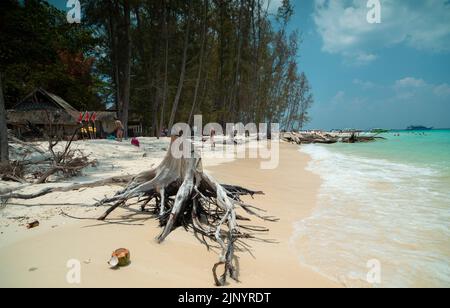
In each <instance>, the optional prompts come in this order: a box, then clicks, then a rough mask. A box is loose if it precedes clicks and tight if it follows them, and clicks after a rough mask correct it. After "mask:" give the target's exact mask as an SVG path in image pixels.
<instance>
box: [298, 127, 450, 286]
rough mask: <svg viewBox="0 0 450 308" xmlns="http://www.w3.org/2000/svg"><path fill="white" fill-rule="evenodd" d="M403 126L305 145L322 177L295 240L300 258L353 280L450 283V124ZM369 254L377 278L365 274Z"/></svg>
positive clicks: (358, 282)
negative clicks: (374, 136) (370, 139)
mask: <svg viewBox="0 0 450 308" xmlns="http://www.w3.org/2000/svg"><path fill="white" fill-rule="evenodd" d="M398 133H400V136H395V135H394V134H392V133H391V134H386V135H384V136H385V137H386V138H387V140H386V141H380V142H376V143H368V144H336V145H331V146H324V145H308V146H302V148H301V151H302V152H305V153H307V154H309V155H310V156H311V157H312V161H311V163H310V165H309V167H308V168H309V169H310V170H311V171H313V172H314V173H317V174H319V175H320V176H321V178H322V180H323V184H322V187H321V189H320V194H319V198H318V204H317V207H316V208H315V210H314V212H313V215H312V216H311V217H309V218H307V219H305V220H302V221H300V222H298V223H297V225H296V233H295V235H294V237H293V239H292V241H293V244H294V246H295V248H296V249H297V251H298V253H299V256H300V259H301V261H302V263H304V264H307V265H309V266H311V267H313V268H314V269H316V270H317V271H320V272H322V273H323V274H325V275H327V276H329V277H331V278H333V279H335V280H337V281H339V282H341V283H343V284H344V285H346V286H349V287H359V286H380V287H412V286H425V287H450V131H448V130H447V131H430V132H404V131H403V132H398ZM396 134H397V132H396ZM370 260H376V261H377V262H379V264H380V265H381V271H380V275H381V283H380V284H377V283H368V282H367V274H368V272H369V268H368V266H367V265H368V261H370Z"/></svg>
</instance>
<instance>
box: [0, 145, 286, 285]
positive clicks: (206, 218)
mask: <svg viewBox="0 0 450 308" xmlns="http://www.w3.org/2000/svg"><path fill="white" fill-rule="evenodd" d="M173 142H174V140H172V144H173ZM188 156H189V157H185V156H183V157H181V158H175V157H174V156H173V155H172V152H171V149H169V150H168V152H167V155H166V157H165V158H164V160H163V161H162V162H161V164H160V165H159V166H158V167H157V168H155V169H153V170H149V171H145V172H143V173H141V174H139V175H137V176H135V177H133V178H132V179H131V180H130V178H129V177H124V178H115V180H111V179H108V180H103V182H95V183H91V184H90V185H86V184H74V185H72V186H70V187H65V188H48V189H44V190H42V191H40V192H38V193H34V194H31V195H25V194H18V193H12V192H11V193H9V194H6V195H4V196H0V198H2V199H3V201H4V202H5V201H7V200H8V199H10V198H13V199H32V198H36V197H39V196H43V195H45V194H48V193H51V192H55V191H68V190H73V189H80V188H82V187H86V186H88V187H94V186H97V185H99V186H103V185H108V184H110V183H115V184H117V183H118V184H123V183H124V181H128V184H127V185H126V186H125V187H124V189H122V190H121V191H119V192H117V193H116V194H115V195H114V196H112V197H107V198H105V199H103V200H101V201H99V202H98V203H97V204H96V205H97V206H109V208H108V209H107V210H106V212H105V213H104V214H103V215H102V216H101V217H100V218H99V220H105V219H106V218H107V217H108V216H109V215H110V214H111V213H112V212H113V211H114V210H115V209H117V208H118V207H120V206H127V204H128V203H129V202H130V201H131V200H134V201H137V203H138V204H140V206H141V209H142V210H143V211H145V210H146V207H150V210H151V212H152V213H153V215H154V217H155V218H157V219H159V221H160V225H161V227H162V228H163V230H162V232H161V234H160V235H159V236H158V237H157V240H158V242H159V243H161V242H163V241H164V240H165V239H166V238H167V236H168V235H169V234H170V233H171V232H172V231H173V230H174V229H176V228H177V227H180V226H182V227H184V228H186V229H190V230H192V231H193V232H194V235H195V236H196V238H197V239H199V240H200V241H201V242H202V243H203V244H205V245H206V246H207V248H208V249H209V248H211V247H212V246H211V245H210V244H208V241H213V242H215V243H217V244H218V245H219V247H218V248H219V249H220V250H221V254H220V258H219V262H218V263H216V264H215V265H214V267H213V275H214V281H215V283H216V285H217V286H223V285H225V284H226V280H227V277H231V278H232V279H234V280H236V281H238V267H237V265H236V261H237V259H236V257H235V251H236V250H238V251H249V245H248V244H247V243H245V242H243V240H244V239H255V238H256V234H257V233H259V232H266V231H268V230H267V229H266V228H262V227H257V226H256V227H255V226H249V225H244V224H239V223H238V221H249V220H250V219H249V218H246V217H243V216H241V215H238V214H237V212H236V209H237V208H241V209H243V211H245V212H246V213H247V214H249V215H252V216H256V217H258V218H260V219H262V220H265V221H272V222H273V221H277V219H276V218H274V217H271V216H265V215H263V212H264V211H262V210H260V209H258V208H256V207H253V206H251V205H248V204H245V203H244V202H243V201H242V199H241V198H242V196H252V197H253V196H254V195H258V194H263V193H262V192H259V191H252V190H249V189H246V188H243V187H240V186H233V185H221V184H219V183H218V182H217V181H216V180H215V179H214V178H213V177H211V176H209V175H208V174H207V173H205V172H204V171H203V167H202V160H201V158H200V157H199V156H198V155H196V154H195V152H194V151H192V152H191V155H188ZM267 242H269V241H267ZM219 267H223V268H224V269H223V274H221V275H220V277H219V275H218V274H217V271H218V268H219Z"/></svg>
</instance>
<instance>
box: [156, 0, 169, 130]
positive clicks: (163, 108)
mask: <svg viewBox="0 0 450 308" xmlns="http://www.w3.org/2000/svg"><path fill="white" fill-rule="evenodd" d="M163 2H164V14H163V15H164V22H163V35H164V38H165V43H166V46H165V55H164V61H165V63H164V85H163V97H162V106H161V116H160V118H159V121H160V122H159V129H158V132H157V136H158V137H160V136H161V131H162V130H163V126H164V113H165V111H166V104H167V90H168V89H167V88H168V84H167V79H168V74H169V30H168V23H169V21H168V18H169V16H168V13H167V3H166V0H163Z"/></svg>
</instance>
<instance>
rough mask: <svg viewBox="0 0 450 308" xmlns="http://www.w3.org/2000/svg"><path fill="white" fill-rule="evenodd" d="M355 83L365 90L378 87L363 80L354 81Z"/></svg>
mask: <svg viewBox="0 0 450 308" xmlns="http://www.w3.org/2000/svg"><path fill="white" fill-rule="evenodd" d="M353 83H354V84H355V85H358V86H361V87H362V88H363V89H366V90H367V89H372V88H375V87H376V86H377V85H376V84H375V83H373V82H371V81H364V80H361V79H354V80H353Z"/></svg>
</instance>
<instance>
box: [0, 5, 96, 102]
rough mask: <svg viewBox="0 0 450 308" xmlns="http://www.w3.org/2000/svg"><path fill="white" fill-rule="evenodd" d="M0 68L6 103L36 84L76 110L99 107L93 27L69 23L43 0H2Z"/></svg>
mask: <svg viewBox="0 0 450 308" xmlns="http://www.w3.org/2000/svg"><path fill="white" fill-rule="evenodd" d="M0 42H1V44H0V71H2V72H3V73H4V94H5V100H6V104H7V108H10V107H12V106H13V105H14V104H16V103H17V102H18V101H20V99H21V98H23V97H24V96H25V95H26V94H28V93H29V92H31V91H32V90H34V89H35V88H36V87H43V88H45V89H46V90H48V91H50V92H53V93H55V94H58V95H59V96H61V97H63V98H64V99H65V100H67V101H69V102H70V103H71V104H72V105H73V106H74V107H75V108H78V109H80V110H85V109H96V108H101V107H102V106H101V101H100V100H99V98H98V95H97V89H98V87H101V86H102V83H101V82H100V80H99V79H98V78H95V77H94V76H93V74H92V66H93V63H94V59H93V58H91V57H90V54H91V53H92V51H93V50H94V48H95V46H96V44H97V43H96V39H95V38H94V36H93V35H92V31H91V30H89V29H87V28H86V27H83V26H82V25H77V24H69V23H68V22H67V20H66V15H65V13H64V12H61V11H59V10H57V9H56V8H54V7H53V6H51V5H49V4H48V3H47V2H45V1H39V0H27V1H14V0H2V1H1V2H0Z"/></svg>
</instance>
